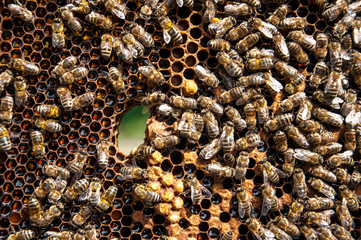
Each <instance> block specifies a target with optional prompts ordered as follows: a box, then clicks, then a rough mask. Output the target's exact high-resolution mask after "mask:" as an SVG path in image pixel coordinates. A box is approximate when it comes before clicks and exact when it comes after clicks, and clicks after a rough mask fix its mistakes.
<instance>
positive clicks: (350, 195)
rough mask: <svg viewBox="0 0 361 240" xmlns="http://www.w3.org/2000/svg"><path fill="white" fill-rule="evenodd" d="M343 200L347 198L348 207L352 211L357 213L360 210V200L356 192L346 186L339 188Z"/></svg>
mask: <svg viewBox="0 0 361 240" xmlns="http://www.w3.org/2000/svg"><path fill="white" fill-rule="evenodd" d="M339 191H340V195H341V198H345V199H346V202H347V207H348V208H349V209H350V210H351V211H357V210H358V209H359V206H360V205H359V200H358V198H357V196H356V194H355V193H354V192H352V191H351V190H350V189H349V188H348V187H347V186H346V185H341V186H340V187H339Z"/></svg>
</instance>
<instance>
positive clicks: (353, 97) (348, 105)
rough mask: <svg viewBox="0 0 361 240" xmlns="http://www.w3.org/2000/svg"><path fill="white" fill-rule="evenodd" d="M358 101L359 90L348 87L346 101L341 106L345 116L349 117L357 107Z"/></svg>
mask: <svg viewBox="0 0 361 240" xmlns="http://www.w3.org/2000/svg"><path fill="white" fill-rule="evenodd" d="M356 101H357V92H356V91H355V90H354V89H348V90H347V92H346V94H345V102H344V103H343V104H342V107H341V114H342V116H343V117H347V115H348V114H349V113H350V112H351V111H352V110H355V108H356Z"/></svg>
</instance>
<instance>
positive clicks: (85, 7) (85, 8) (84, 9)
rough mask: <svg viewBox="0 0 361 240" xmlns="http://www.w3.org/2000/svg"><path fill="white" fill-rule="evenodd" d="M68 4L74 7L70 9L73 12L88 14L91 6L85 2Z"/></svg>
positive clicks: (77, 0) (75, 1)
mask: <svg viewBox="0 0 361 240" xmlns="http://www.w3.org/2000/svg"><path fill="white" fill-rule="evenodd" d="M68 3H69V4H73V5H74V7H73V8H72V9H71V10H72V11H73V12H78V13H82V14H88V13H90V11H91V5H90V3H89V2H88V1H87V0H69V1H68Z"/></svg>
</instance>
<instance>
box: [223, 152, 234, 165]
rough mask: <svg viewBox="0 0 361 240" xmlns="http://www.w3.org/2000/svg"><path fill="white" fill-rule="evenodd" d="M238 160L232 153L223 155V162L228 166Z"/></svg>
mask: <svg viewBox="0 0 361 240" xmlns="http://www.w3.org/2000/svg"><path fill="white" fill-rule="evenodd" d="M235 162H236V158H235V157H234V156H233V154H231V153H226V154H224V155H223V163H224V164H226V165H227V166H233V165H234V163H235Z"/></svg>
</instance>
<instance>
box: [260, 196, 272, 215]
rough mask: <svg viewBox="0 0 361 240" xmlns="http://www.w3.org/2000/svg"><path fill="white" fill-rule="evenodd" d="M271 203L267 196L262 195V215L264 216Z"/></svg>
mask: <svg viewBox="0 0 361 240" xmlns="http://www.w3.org/2000/svg"><path fill="white" fill-rule="evenodd" d="M271 208H272V205H271V203H270V201H269V199H268V198H267V197H263V201H262V215H263V216H266V215H267V213H268V212H269V210H271Z"/></svg>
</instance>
